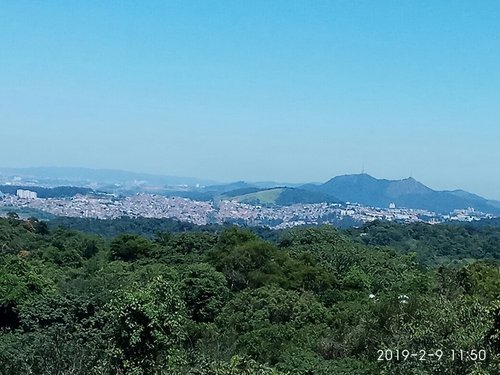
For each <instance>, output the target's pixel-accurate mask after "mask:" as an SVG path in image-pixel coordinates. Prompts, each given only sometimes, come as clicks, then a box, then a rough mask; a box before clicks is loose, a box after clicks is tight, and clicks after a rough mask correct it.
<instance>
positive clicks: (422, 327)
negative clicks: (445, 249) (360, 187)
mask: <svg viewBox="0 0 500 375" xmlns="http://www.w3.org/2000/svg"><path fill="white" fill-rule="evenodd" d="M478 236H480V234H478ZM497 266H498V264H497V263H496V262H494V261H487V262H485V261H480V260H478V261H475V262H473V263H471V264H466V265H455V266H447V265H443V266H441V267H439V268H427V267H426V266H424V265H422V264H420V263H419V262H418V261H416V258H415V256H414V254H402V253H400V252H399V251H397V250H394V249H392V248H390V247H388V246H382V247H380V246H367V245H365V244H363V243H361V242H355V241H352V240H351V239H349V237H348V236H346V235H345V234H343V233H341V232H339V231H338V230H336V229H333V228H331V227H320V228H294V229H292V230H288V231H284V232H283V233H281V235H280V238H279V240H278V241H277V243H276V244H273V243H271V242H268V241H265V240H263V239H262V238H260V237H259V236H258V235H257V234H255V233H253V232H250V231H248V230H246V229H241V228H234V227H230V228H225V229H222V230H220V231H216V232H209V231H191V230H187V231H182V232H170V233H163V234H158V235H157V236H155V237H153V238H146V237H142V236H139V235H135V234H120V235H118V236H116V237H114V238H110V239H107V238H104V237H100V236H97V235H94V234H88V233H87V234H85V233H82V232H79V231H74V230H69V229H63V228H53V229H51V228H49V227H48V226H47V225H46V223H44V222H39V221H37V220H35V219H31V220H26V221H25V220H18V219H15V218H11V219H0V364H1V366H0V374H2V375H7V374H8V375H21V374H22V375H25V374H35V375H37V374H40V375H42V374H61V375H70V374H72V375H88V374H96V375H97V374H109V375H111V374H113V375H115V374H133V375H139V374H142V375H146V374H178V375H214V374H216V375H254V374H260V375H267V374H269V375H271V374H273V375H278V374H281V375H283V374H288V375H331V374H357V375H375V374H376V375H379V374H419V375H420V374H454V375H466V374H473V373H474V374H491V375H493V374H498V368H499V366H500V363H499V360H498V354H499V353H500V340H499V337H500V310H499V306H500V304H499V297H500V277H499V271H498V267H497ZM379 349H388V350H389V349H392V350H396V349H401V350H402V349H405V350H408V351H410V353H413V352H418V351H419V350H423V349H425V350H427V351H428V352H431V351H432V352H433V351H435V350H441V352H440V353H441V360H427V361H417V360H412V359H408V360H382V361H379V360H378V359H379V358H380V356H381V355H380V353H379V352H378V350H379ZM453 349H454V350H460V349H463V350H465V349H466V350H469V351H470V350H476V353H481V360H477V361H465V360H457V359H456V358H455V360H453V359H452V357H451V350H453ZM479 350H482V351H481V352H478V351H479ZM483 351H484V352H483ZM386 355H387V358H389V356H390V354H388V352H383V355H382V357H383V358H386V357H385V356H386ZM429 358H430V357H429Z"/></svg>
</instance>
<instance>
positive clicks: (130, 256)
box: [110, 234, 153, 261]
mask: <svg viewBox="0 0 500 375" xmlns="http://www.w3.org/2000/svg"><path fill="white" fill-rule="evenodd" d="M152 247H153V244H152V243H151V242H150V241H148V240H147V239H145V238H143V237H140V236H138V235H135V234H121V235H119V236H118V237H116V238H115V239H114V240H113V241H111V245H110V250H111V257H112V258H113V259H114V260H124V261H131V260H136V259H140V258H145V257H146V256H148V254H149V253H150V252H151V250H152Z"/></svg>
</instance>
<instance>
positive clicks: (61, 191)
mask: <svg viewBox="0 0 500 375" xmlns="http://www.w3.org/2000/svg"><path fill="white" fill-rule="evenodd" d="M18 189H21V190H30V191H34V192H36V193H37V195H38V198H67V197H74V196H75V195H77V194H81V195H86V194H94V193H95V191H94V190H92V189H89V188H82V187H76V186H58V187H54V188H45V187H41V186H23V185H0V191H1V192H2V193H4V194H12V195H16V192H17V190H18Z"/></svg>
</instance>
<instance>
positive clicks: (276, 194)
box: [222, 187, 340, 206]
mask: <svg viewBox="0 0 500 375" xmlns="http://www.w3.org/2000/svg"><path fill="white" fill-rule="evenodd" d="M240 192H241V193H242V194H238V193H240ZM222 199H229V200H234V201H237V202H240V203H248V204H255V205H263V206H274V205H277V206H289V205H292V204H298V203H304V204H307V203H323V202H328V203H338V202H340V201H339V200H338V199H337V198H335V197H332V196H331V195H328V194H325V193H321V192H315V191H308V190H304V189H297V188H289V187H279V188H272V189H255V188H253V189H245V190H244V189H241V190H235V191H230V192H227V193H224V194H223V195H222Z"/></svg>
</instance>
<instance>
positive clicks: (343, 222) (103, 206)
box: [0, 189, 495, 229]
mask: <svg viewBox="0 0 500 375" xmlns="http://www.w3.org/2000/svg"><path fill="white" fill-rule="evenodd" d="M0 207H1V208H3V210H2V212H3V215H4V216H5V215H6V214H7V212H8V211H9V209H16V210H23V209H29V210H37V211H40V212H44V213H47V214H51V215H54V216H66V217H77V218H96V219H116V218H120V217H131V218H137V217H144V218H171V219H176V220H179V221H184V222H189V223H193V224H197V225H206V224H226V223H232V224H239V225H245V226H267V227H270V228H273V229H285V228H290V227H294V226H300V225H321V224H332V225H337V226H341V227H347V226H354V225H362V224H364V223H368V222H372V221H375V220H385V221H396V222H402V223H414V222H426V223H430V224H438V223H444V222H451V221H460V222H471V221H475V220H481V219H489V218H493V217H495V216H494V215H492V214H486V213H482V212H480V211H476V210H475V209H473V208H467V209H455V210H453V211H452V212H450V213H449V214H439V213H436V212H432V211H429V210H424V209H412V208H404V207H397V206H396V205H395V204H394V203H391V204H390V205H389V207H368V206H364V205H361V204H357V203H350V202H346V203H326V202H324V203H310V204H307V203H297V204H292V205H288V206H262V205H255V204H248V203H242V202H238V201H235V200H231V199H224V200H220V201H198V200H194V199H189V198H183V197H177V196H161V195H157V194H147V193H138V194H135V195H132V196H117V195H113V194H89V195H81V194H77V195H75V196H74V197H68V198H39V197H37V194H36V192H33V191H30V190H28V189H18V190H17V191H16V195H13V194H2V196H0Z"/></svg>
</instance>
